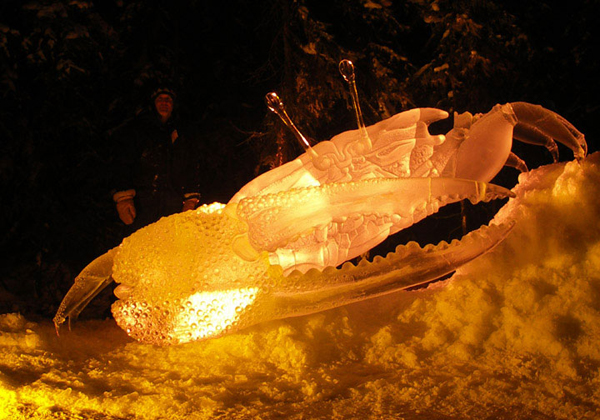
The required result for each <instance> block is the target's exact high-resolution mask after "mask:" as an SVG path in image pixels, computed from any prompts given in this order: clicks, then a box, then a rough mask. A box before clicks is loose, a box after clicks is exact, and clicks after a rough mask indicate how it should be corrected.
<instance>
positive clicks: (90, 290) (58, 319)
mask: <svg viewBox="0 0 600 420" xmlns="http://www.w3.org/2000/svg"><path fill="white" fill-rule="evenodd" d="M118 249H119V248H118V247H116V248H113V249H111V250H110V251H108V252H107V253H105V254H103V255H101V256H99V257H98V258H96V259H95V260H94V261H92V262H91V263H89V264H88V265H87V266H86V267H85V268H84V269H83V270H82V271H81V273H79V275H78V276H77V277H76V278H75V284H73V286H71V288H70V289H69V291H68V292H67V294H66V295H65V297H64V299H63V300H62V302H61V303H60V306H59V308H58V311H57V312H56V315H55V316H54V319H53V321H54V326H55V327H56V334H57V335H58V330H59V328H60V325H61V324H62V323H63V322H65V319H66V318H69V326H70V320H71V319H76V318H77V316H78V315H79V314H80V313H81V311H82V310H83V309H84V308H85V307H86V306H87V304H88V303H90V301H91V300H92V299H93V298H94V297H96V295H97V294H98V293H100V292H101V291H102V290H103V289H104V288H105V287H106V286H108V285H109V284H110V283H111V282H112V281H113V280H112V277H111V275H112V266H113V260H114V257H115V255H116V253H117V251H118Z"/></svg>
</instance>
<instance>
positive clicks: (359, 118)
mask: <svg viewBox="0 0 600 420" xmlns="http://www.w3.org/2000/svg"><path fill="white" fill-rule="evenodd" d="M339 69H340V74H341V75H342V77H343V78H344V80H345V81H346V82H347V83H348V85H349V86H350V95H351V96H352V105H353V106H354V112H355V113H356V124H357V125H358V130H359V132H360V137H361V142H360V144H361V145H362V147H363V150H361V152H362V153H365V152H368V151H369V150H371V148H372V147H373V143H372V142H371V138H370V137H369V133H368V132H367V127H366V126H365V122H364V120H363V115H362V111H361V110H360V103H359V102H358V91H357V90H356V75H355V73H354V64H353V63H352V61H350V60H342V61H340V64H339Z"/></svg>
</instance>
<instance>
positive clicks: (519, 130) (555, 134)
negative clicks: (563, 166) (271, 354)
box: [511, 102, 587, 162]
mask: <svg viewBox="0 0 600 420" xmlns="http://www.w3.org/2000/svg"><path fill="white" fill-rule="evenodd" d="M511 105H512V109H513V110H514V113H515V115H516V117H517V119H518V123H517V125H516V126H515V128H514V132H513V136H514V138H515V139H517V140H520V141H522V142H524V143H529V144H535V145H540V146H544V147H546V149H548V151H549V152H550V153H551V154H552V158H553V159H554V162H557V161H558V147H557V146H556V142H555V141H558V142H560V143H562V144H564V145H565V146H567V147H568V148H569V149H571V150H572V151H573V154H574V155H575V157H576V158H577V159H582V158H583V157H585V155H586V154H587V144H586V142H585V136H584V135H583V134H582V133H581V132H579V130H577V129H576V128H575V127H574V126H573V124H571V123H570V122H569V121H567V120H566V119H565V118H563V117H561V116H560V115H558V114H557V113H555V112H553V111H550V110H548V109H546V108H543V107H541V106H540V105H532V104H529V103H527V102H513V103H511Z"/></svg>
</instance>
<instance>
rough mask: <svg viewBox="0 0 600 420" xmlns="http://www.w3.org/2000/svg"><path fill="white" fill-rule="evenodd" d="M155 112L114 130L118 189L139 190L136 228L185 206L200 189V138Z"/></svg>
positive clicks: (115, 178) (114, 183) (136, 191)
mask: <svg viewBox="0 0 600 420" xmlns="http://www.w3.org/2000/svg"><path fill="white" fill-rule="evenodd" d="M155 115H156V114H154V113H148V114H145V115H142V116H140V117H138V118H136V119H134V120H132V121H131V122H129V123H127V124H125V125H124V126H123V127H121V128H120V129H118V130H117V131H116V132H115V134H114V139H115V144H116V156H115V159H114V165H113V171H112V172H113V174H112V175H113V180H114V181H113V185H114V191H113V192H118V191H126V190H132V189H133V190H135V199H134V201H135V204H136V212H137V217H136V221H135V222H134V225H135V226H134V227H135V228H139V227H141V226H144V225H146V224H148V223H152V222H154V221H156V220H158V219H159V218H160V217H162V216H167V215H170V214H173V213H176V212H179V211H181V208H182V203H183V200H184V198H188V197H189V196H190V195H196V196H199V192H200V168H199V162H200V155H199V153H200V145H199V139H198V138H197V136H196V135H194V133H193V130H191V129H186V128H182V127H180V126H177V125H176V124H174V123H172V122H171V120H172V119H171V120H169V121H168V122H167V123H166V124H163V123H161V122H160V120H159V119H158V118H157V117H156V116H155ZM172 136H176V137H177V138H176V140H175V141H174V142H173V141H172V140H171V137H172Z"/></svg>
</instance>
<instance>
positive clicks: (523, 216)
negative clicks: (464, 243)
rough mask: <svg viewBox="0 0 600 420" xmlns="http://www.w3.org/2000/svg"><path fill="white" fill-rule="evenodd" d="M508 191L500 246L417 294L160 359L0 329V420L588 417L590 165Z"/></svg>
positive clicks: (27, 325) (128, 346)
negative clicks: (509, 228) (507, 229)
mask: <svg viewBox="0 0 600 420" xmlns="http://www.w3.org/2000/svg"><path fill="white" fill-rule="evenodd" d="M514 192H515V193H516V194H517V197H516V198H515V199H512V200H511V201H510V202H509V203H508V204H507V205H506V206H505V207H504V208H503V209H502V210H501V211H500V212H499V214H498V215H497V216H496V218H495V220H494V222H497V223H501V222H505V221H507V220H514V221H516V225H515V228H514V229H513V232H512V233H511V234H510V235H509V237H508V238H507V239H506V240H505V241H504V242H503V243H502V244H500V245H499V246H498V247H496V248H495V249H494V250H493V251H492V252H490V253H488V254H486V255H485V256H483V257H481V258H479V259H477V260H475V261H473V262H472V263H470V264H467V265H465V266H463V267H462V268H461V269H459V270H458V271H457V273H456V274H455V275H454V276H453V277H452V278H451V279H449V280H446V281H444V282H440V283H436V284H434V285H432V286H430V287H429V288H428V289H425V290H420V291H413V292H399V293H395V294H392V295H389V296H384V297H381V298H377V299H372V300H370V301H366V302H361V303H357V304H354V305H348V306H346V307H342V308H338V309H335V310H331V311H327V312H323V313H320V314H315V315H311V316H305V317H300V318H295V319H289V320H283V321H275V322H270V323H265V324H262V325H258V326H256V327H252V328H249V329H247V330H244V331H243V332H241V333H238V334H233V335H230V336H226V337H223V338H219V339H214V340H208V341H203V342H197V343H191V344H186V345H181V346H173V347H153V346H150V345H144V344H140V343H137V342H134V341H132V340H131V339H130V338H128V337H127V336H126V335H125V333H124V332H123V331H121V330H120V329H119V328H118V327H117V326H116V325H115V323H114V321H112V320H105V321H88V322H80V323H77V324H75V325H74V328H73V331H72V332H68V331H65V332H64V333H63V334H62V335H61V337H60V338H57V337H56V335H55V334H54V329H53V326H52V325H51V323H50V321H47V322H41V323H32V322H30V321H28V320H26V319H24V318H23V317H22V316H20V315H18V314H5V315H0V348H1V349H2V352H1V353H0V419H1V418H7V419H20V418H27V419H63V418H83V419H87V418H89V419H99V418H102V419H111V418H112V419H204V418H206V419H208V418H227V419H246V418H261V419H275V418H291V419H300V418H322V419H325V418H327V419H329V418H356V419H359V418H360V419H369V418H372V419H382V418H383V419H385V418H389V419H392V418H394V419H395V418H406V419H425V418H427V419H448V418H461V419H463V418H477V419H478V418H506V419H518V418H523V419H524V418H527V419H548V418H553V419H555V418H564V419H571V418H590V419H592V418H599V417H600V391H598V390H599V389H600V218H599V217H598V216H599V215H600V200H598V197H599V196H600V153H595V154H593V155H591V156H589V157H588V158H586V159H584V160H582V161H580V162H577V161H573V162H569V163H561V164H554V165H549V166H545V167H542V168H540V169H537V170H535V171H531V172H530V173H528V174H524V175H522V176H521V177H520V183H519V185H518V186H517V187H516V188H515V189H514Z"/></svg>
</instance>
